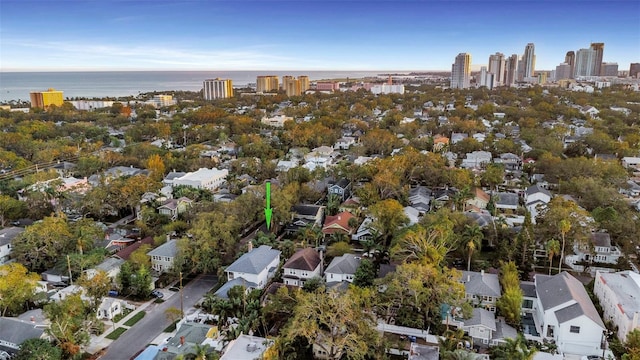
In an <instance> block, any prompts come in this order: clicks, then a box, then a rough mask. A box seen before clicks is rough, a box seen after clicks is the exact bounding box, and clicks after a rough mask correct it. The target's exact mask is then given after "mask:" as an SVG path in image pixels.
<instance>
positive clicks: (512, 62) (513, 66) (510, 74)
mask: <svg viewBox="0 0 640 360" xmlns="http://www.w3.org/2000/svg"><path fill="white" fill-rule="evenodd" d="M517 79H518V55H516V54H513V55H511V56H509V57H508V58H507V61H506V63H505V72H504V85H505V86H511V85H513V84H515V83H516V80H517Z"/></svg>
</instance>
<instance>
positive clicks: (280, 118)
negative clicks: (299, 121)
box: [260, 115, 293, 128]
mask: <svg viewBox="0 0 640 360" xmlns="http://www.w3.org/2000/svg"><path fill="white" fill-rule="evenodd" d="M287 121H293V118H292V117H291V116H285V115H276V116H272V117H263V118H262V120H260V122H261V123H263V124H265V125H268V126H273V127H278V128H281V127H284V123H285V122H287Z"/></svg>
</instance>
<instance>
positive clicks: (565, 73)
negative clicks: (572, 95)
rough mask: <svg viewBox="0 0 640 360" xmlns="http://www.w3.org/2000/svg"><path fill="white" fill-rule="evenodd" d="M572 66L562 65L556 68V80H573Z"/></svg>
mask: <svg viewBox="0 0 640 360" xmlns="http://www.w3.org/2000/svg"><path fill="white" fill-rule="evenodd" d="M571 78H572V75H571V65H569V64H567V63H562V64H560V65H558V66H556V74H555V80H556V81H558V80H563V79H571Z"/></svg>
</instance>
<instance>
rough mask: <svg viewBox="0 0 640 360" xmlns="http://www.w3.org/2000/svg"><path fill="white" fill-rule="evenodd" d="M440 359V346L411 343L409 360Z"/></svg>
mask: <svg viewBox="0 0 640 360" xmlns="http://www.w3.org/2000/svg"><path fill="white" fill-rule="evenodd" d="M439 358H440V348H439V347H438V346H432V345H420V344H418V343H411V352H410V354H409V360H438V359H439Z"/></svg>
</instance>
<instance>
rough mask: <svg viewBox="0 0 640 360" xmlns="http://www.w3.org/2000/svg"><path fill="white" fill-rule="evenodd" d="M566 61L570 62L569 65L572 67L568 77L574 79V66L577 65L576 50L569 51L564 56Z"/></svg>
mask: <svg viewBox="0 0 640 360" xmlns="http://www.w3.org/2000/svg"><path fill="white" fill-rule="evenodd" d="M564 62H565V63H567V64H569V67H570V68H571V73H570V74H569V77H568V78H567V79H573V74H575V70H574V68H575V66H576V53H575V52H574V51H567V55H565V57H564ZM556 79H557V78H556Z"/></svg>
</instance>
